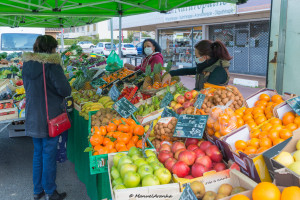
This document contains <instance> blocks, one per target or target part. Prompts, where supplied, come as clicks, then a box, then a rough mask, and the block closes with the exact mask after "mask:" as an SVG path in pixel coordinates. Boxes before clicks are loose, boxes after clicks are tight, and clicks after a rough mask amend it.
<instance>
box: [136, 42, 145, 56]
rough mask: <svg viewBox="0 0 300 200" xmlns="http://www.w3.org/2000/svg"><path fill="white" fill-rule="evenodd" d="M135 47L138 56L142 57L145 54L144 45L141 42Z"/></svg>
mask: <svg viewBox="0 0 300 200" xmlns="http://www.w3.org/2000/svg"><path fill="white" fill-rule="evenodd" d="M135 47H136V50H137V53H138V55H142V54H143V43H142V42H140V43H138V44H137V45H136V46H135Z"/></svg>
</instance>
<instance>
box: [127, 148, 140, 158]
mask: <svg viewBox="0 0 300 200" xmlns="http://www.w3.org/2000/svg"><path fill="white" fill-rule="evenodd" d="M133 155H142V152H141V151H140V150H139V149H138V148H136V147H131V148H130V149H129V151H128V156H130V157H132V156H133Z"/></svg>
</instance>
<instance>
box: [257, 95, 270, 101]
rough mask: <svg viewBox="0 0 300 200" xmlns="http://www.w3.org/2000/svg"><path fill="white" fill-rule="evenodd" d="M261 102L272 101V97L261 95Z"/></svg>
mask: <svg viewBox="0 0 300 200" xmlns="http://www.w3.org/2000/svg"><path fill="white" fill-rule="evenodd" d="M259 100H260V101H270V100H271V98H270V96H269V95H267V94H261V95H260V96H259Z"/></svg>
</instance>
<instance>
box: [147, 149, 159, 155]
mask: <svg viewBox="0 0 300 200" xmlns="http://www.w3.org/2000/svg"><path fill="white" fill-rule="evenodd" d="M145 154H146V155H147V157H149V156H156V154H155V153H154V151H151V150H150V149H147V150H146V151H145Z"/></svg>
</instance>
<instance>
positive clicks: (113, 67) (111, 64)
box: [105, 51, 123, 72]
mask: <svg viewBox="0 0 300 200" xmlns="http://www.w3.org/2000/svg"><path fill="white" fill-rule="evenodd" d="M106 63H107V65H106V67H105V69H106V71H109V72H115V71H117V70H119V69H121V68H122V67H123V60H121V59H120V57H119V56H118V54H117V53H116V52H115V51H111V53H110V54H109V56H108V58H107V60H106Z"/></svg>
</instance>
